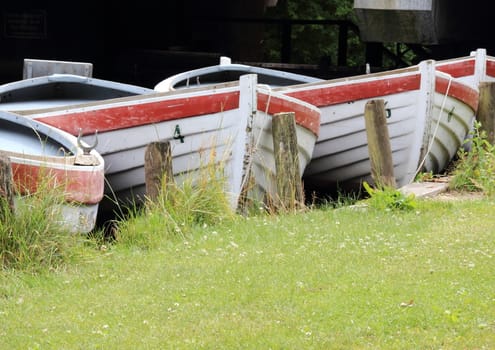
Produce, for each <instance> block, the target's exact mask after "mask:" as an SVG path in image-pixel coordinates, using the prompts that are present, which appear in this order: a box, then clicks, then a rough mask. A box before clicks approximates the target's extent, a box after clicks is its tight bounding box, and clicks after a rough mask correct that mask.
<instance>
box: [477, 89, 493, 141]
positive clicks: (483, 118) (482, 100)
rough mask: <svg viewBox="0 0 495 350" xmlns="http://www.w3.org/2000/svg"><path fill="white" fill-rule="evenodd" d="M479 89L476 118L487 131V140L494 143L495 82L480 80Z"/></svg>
mask: <svg viewBox="0 0 495 350" xmlns="http://www.w3.org/2000/svg"><path fill="white" fill-rule="evenodd" d="M479 90H480V97H479V104H478V113H477V117H476V118H477V120H478V121H479V122H480V123H481V129H482V130H484V131H486V135H487V141H488V142H489V143H490V144H492V145H493V144H494V141H495V82H492V81H490V82H488V81H483V82H480V84H479Z"/></svg>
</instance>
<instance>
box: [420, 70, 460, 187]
mask: <svg viewBox="0 0 495 350" xmlns="http://www.w3.org/2000/svg"><path fill="white" fill-rule="evenodd" d="M452 80H453V78H452V76H450V75H449V83H448V84H447V89H446V90H445V94H444V95H443V100H442V105H441V107H440V113H438V119H437V123H436V125H435V129H434V131H433V133H432V134H431V139H430V142H429V144H428V148H427V150H426V152H425V155H424V157H423V159H422V160H421V162H420V163H419V165H418V168H417V169H416V172H415V173H414V177H413V180H414V179H415V178H416V176H418V174H419V172H420V171H421V169H422V168H423V165H424V163H425V161H426V157H428V154H430V152H431V149H432V147H433V143H434V142H435V137H436V135H437V132H438V127H439V126H440V121H441V119H442V116H443V114H444V109H445V103H446V102H447V97H448V96H449V91H450V85H451V83H452ZM454 108H455V107H453V108H452V109H451V110H450V111H449V112H448V115H447V120H448V121H450V120H451V119H452V114H453V112H454Z"/></svg>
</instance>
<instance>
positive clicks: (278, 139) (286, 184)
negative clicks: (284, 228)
mask: <svg viewBox="0 0 495 350" xmlns="http://www.w3.org/2000/svg"><path fill="white" fill-rule="evenodd" d="M272 134H273V148H274V156H275V169H276V182H277V195H278V200H277V202H278V204H279V205H278V206H279V207H281V208H284V209H288V210H294V209H296V208H298V207H302V206H303V204H304V193H303V188H302V180H301V174H300V170H299V153H298V147H297V134H296V121H295V113H294V112H287V113H276V114H274V115H273V117H272Z"/></svg>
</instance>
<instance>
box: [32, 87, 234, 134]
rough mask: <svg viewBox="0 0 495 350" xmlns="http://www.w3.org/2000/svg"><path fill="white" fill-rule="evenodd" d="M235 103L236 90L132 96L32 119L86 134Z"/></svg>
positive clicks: (217, 109) (214, 110) (196, 113)
mask: <svg viewBox="0 0 495 350" xmlns="http://www.w3.org/2000/svg"><path fill="white" fill-rule="evenodd" d="M145 98H146V97H145ZM238 107H239V91H234V92H226V93H217V94H210V95H204V96H192V97H184V98H176V99H171V100H161V101H154V102H144V103H141V104H136V102H135V100H133V101H131V102H129V103H128V104H127V105H125V106H109V107H106V108H100V109H94V110H86V111H80V112H70V110H69V111H67V109H64V110H61V111H60V112H59V113H58V114H57V115H51V116H48V117H39V118H35V119H36V120H39V121H42V122H43V123H46V124H49V125H52V126H54V127H56V128H59V129H62V130H65V131H67V132H68V133H70V134H72V135H78V133H79V129H81V130H82V133H83V134H84V135H87V134H94V132H95V131H96V130H98V132H100V133H101V132H105V131H110V130H118V129H124V128H129V127H135V126H140V125H146V124H153V123H159V122H163V121H167V120H174V119H182V118H188V117H195V116H199V115H205V114H210V113H218V112H221V111H228V110H231V109H235V108H238Z"/></svg>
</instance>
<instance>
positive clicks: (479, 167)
mask: <svg viewBox="0 0 495 350" xmlns="http://www.w3.org/2000/svg"><path fill="white" fill-rule="evenodd" d="M470 135H471V138H470V139H468V140H467V142H469V143H470V149H469V151H466V150H465V149H464V148H461V149H460V150H459V151H458V159H457V160H456V162H455V164H454V170H453V171H452V179H451V181H450V188H452V189H455V190H460V191H469V192H473V191H481V192H484V193H485V194H486V195H488V196H493V195H495V178H494V176H493V174H494V173H495V146H494V145H492V144H490V143H489V142H488V140H487V134H486V131H485V130H482V126H481V123H480V122H475V124H474V127H473V130H472V131H471V132H470Z"/></svg>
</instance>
